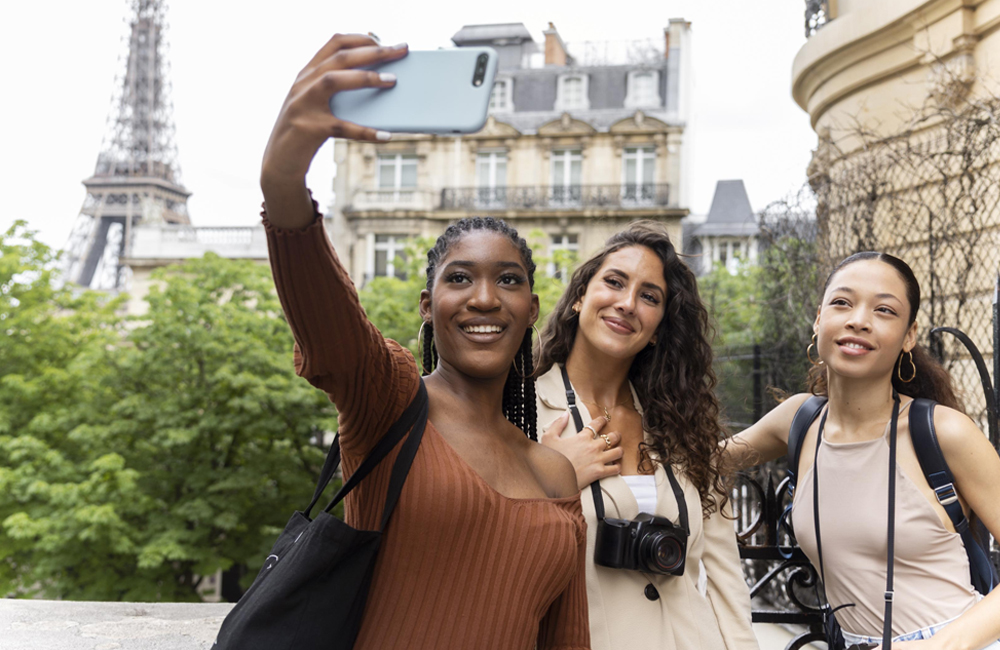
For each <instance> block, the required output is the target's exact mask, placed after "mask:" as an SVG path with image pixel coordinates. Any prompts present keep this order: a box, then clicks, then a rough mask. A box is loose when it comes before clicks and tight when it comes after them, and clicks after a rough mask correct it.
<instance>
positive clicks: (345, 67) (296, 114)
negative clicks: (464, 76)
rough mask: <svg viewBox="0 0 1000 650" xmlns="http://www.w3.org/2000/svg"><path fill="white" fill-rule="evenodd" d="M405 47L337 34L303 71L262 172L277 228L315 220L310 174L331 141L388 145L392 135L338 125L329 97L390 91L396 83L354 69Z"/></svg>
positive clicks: (389, 57) (403, 53)
mask: <svg viewBox="0 0 1000 650" xmlns="http://www.w3.org/2000/svg"><path fill="white" fill-rule="evenodd" d="M406 53H407V49H406V46H405V45H403V46H397V47H379V46H378V44H377V43H376V42H375V41H374V40H373V39H372V38H371V37H369V36H362V35H360V34H347V35H344V34H337V35H336V36H334V37H333V38H331V39H330V40H329V41H328V42H327V44H326V45H324V46H323V47H322V48H320V50H319V52H317V53H316V55H315V56H314V57H313V58H312V60H311V61H310V62H309V64H308V65H306V67H305V68H303V69H302V72H300V73H299V75H298V77H296V79H295V83H293V84H292V89H291V90H290V91H289V92H288V97H286V98H285V102H284V104H282V106H281V112H280V113H279V114H278V119H277V120H276V121H275V123H274V128H273V129H272V130H271V137H270V139H269V140H268V142H267V148H266V149H265V150H264V160H263V162H262V164H261V170H260V187H261V189H262V190H263V191H264V203H265V205H266V206H267V216H268V220H269V221H270V222H271V225H273V226H274V227H275V228H290V229H296V228H305V227H306V226H308V225H309V224H310V223H312V221H313V206H312V200H311V197H310V196H309V192H308V190H306V172H307V171H309V165H310V164H311V163H312V159H313V157H314V156H315V155H316V152H317V151H319V148H320V147H321V146H323V143H324V142H326V141H327V140H328V139H329V138H346V139H349V140H361V141H369V142H375V141H381V140H388V139H389V134H388V133H385V132H379V131H376V130H375V129H370V128H367V127H363V126H359V125H357V124H354V123H351V122H345V121H343V120H340V119H338V118H336V117H334V115H333V114H332V113H331V112H330V98H331V97H332V96H333V95H334V94H335V93H338V92H340V91H343V90H356V89H359V88H390V87H392V86H393V85H395V83H396V80H395V77H394V76H392V75H389V76H381V75H379V74H378V73H377V72H373V71H371V70H356V69H355V68H360V67H363V66H371V65H374V64H377V63H380V62H383V61H392V60H394V59H399V58H402V57H404V56H406Z"/></svg>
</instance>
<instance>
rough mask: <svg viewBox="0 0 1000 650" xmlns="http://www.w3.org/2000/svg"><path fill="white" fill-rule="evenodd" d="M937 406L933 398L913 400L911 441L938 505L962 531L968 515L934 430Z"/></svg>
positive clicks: (966, 524) (911, 407)
mask: <svg viewBox="0 0 1000 650" xmlns="http://www.w3.org/2000/svg"><path fill="white" fill-rule="evenodd" d="M935 406H936V403H935V402H933V401H932V400H929V399H923V398H918V399H915V400H913V404H910V439H911V440H912V441H913V450H914V451H915V452H916V453H917V460H918V461H920V469H921V470H923V472H924V477H925V478H926V479H927V482H928V483H929V484H930V486H931V489H932V490H934V493H935V494H936V495H937V500H938V503H940V504H941V506H942V507H944V509H945V512H947V513H948V517H949V518H951V523H953V524H955V530H957V531H959V532H961V531H962V529H961V528H960V527H959V526H962V527H966V526H968V525H969V522H968V521H966V520H965V513H964V512H962V506H961V505H960V504H959V503H958V494H957V493H956V492H955V479H954V477H953V476H952V474H951V469H950V468H949V467H948V463H947V462H946V461H945V459H944V453H942V451H941V446H940V445H939V444H938V439H937V433H936V431H935V429H934V407H935Z"/></svg>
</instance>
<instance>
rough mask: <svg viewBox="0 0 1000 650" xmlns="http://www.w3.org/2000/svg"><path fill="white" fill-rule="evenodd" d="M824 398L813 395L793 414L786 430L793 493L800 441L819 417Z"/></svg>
mask: <svg viewBox="0 0 1000 650" xmlns="http://www.w3.org/2000/svg"><path fill="white" fill-rule="evenodd" d="M825 404H826V398H825V397H822V396H820V395H813V396H811V397H810V398H809V399H807V400H806V401H804V402H802V406H800V407H799V410H797V411H796V412H795V416H794V417H793V418H792V425H791V426H790V427H789V428H788V476H790V477H791V479H792V481H791V486H790V489H791V490H792V492H794V491H795V481H796V478H797V477H796V474H797V473H798V471H799V457H800V456H801V455H802V441H803V440H805V437H806V432H807V431H809V427H810V426H811V425H812V423H813V421H815V420H816V418H817V417H819V412H820V411H822V410H823V406H824V405H825Z"/></svg>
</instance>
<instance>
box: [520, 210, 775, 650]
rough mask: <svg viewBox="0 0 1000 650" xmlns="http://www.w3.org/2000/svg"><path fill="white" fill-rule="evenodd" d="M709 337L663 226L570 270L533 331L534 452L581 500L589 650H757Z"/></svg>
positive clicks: (689, 277)
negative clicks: (537, 333)
mask: <svg viewBox="0 0 1000 650" xmlns="http://www.w3.org/2000/svg"><path fill="white" fill-rule="evenodd" d="M709 332H710V326H709V317H708V312H707V311H706V310H705V307H704V305H703V304H702V302H701V299H700V298H699V295H698V284H697V281H696V279H695V276H694V274H693V273H692V272H691V270H690V269H689V268H688V267H687V265H685V264H684V263H683V262H682V261H681V260H680V258H679V257H678V255H677V252H676V251H675V249H674V246H673V244H672V243H671V242H670V238H669V236H668V234H667V232H666V230H665V228H664V227H663V226H662V225H660V224H658V223H656V222H652V221H639V222H636V223H633V224H632V225H630V226H629V227H628V228H627V229H625V230H623V231H621V232H619V233H617V234H615V235H613V236H612V237H611V238H610V239H609V240H608V241H607V243H606V244H605V246H604V248H603V249H602V250H601V251H600V252H598V253H597V254H596V255H594V256H593V257H591V258H590V259H589V260H587V261H586V262H584V263H583V264H582V265H581V266H580V267H579V268H578V269H577V270H576V272H575V273H574V274H573V277H572V279H571V280H570V283H569V286H568V287H567V289H566V292H565V294H564V295H563V296H562V298H561V299H560V300H559V303H558V304H557V305H556V308H555V310H554V311H553V312H552V314H551V316H550V317H549V320H548V323H547V325H546V327H545V330H544V332H543V333H542V335H541V340H542V344H541V352H540V354H539V359H538V362H537V373H538V375H539V378H538V381H537V382H536V391H537V397H538V421H539V425H548V426H546V427H545V432H544V434H543V436H542V438H541V442H542V443H543V444H545V445H547V446H550V447H552V448H554V449H557V450H559V451H561V452H562V453H563V454H565V455H566V456H567V457H569V458H570V460H571V461H573V465H574V467H575V468H576V471H577V480H578V483H579V486H580V488H581V489H583V494H582V497H581V498H582V501H583V512H584V516H585V517H586V519H587V599H588V602H589V607H590V633H591V644H592V647H593V648H595V650H598V649H599V650H610V649H617V648H622V649H625V648H628V649H629V650H640V649H642V648H650V649H652V648H656V649H657V650H663V649H678V650H679V649H683V650H689V649H691V650H693V649H701V650H757V640H756V638H755V637H754V634H753V630H752V628H751V624H750V594H749V590H748V588H747V585H746V582H745V581H744V579H743V574H742V571H741V568H740V560H739V553H738V550H737V547H736V535H735V534H734V531H733V524H732V521H731V520H730V519H727V518H726V516H725V509H726V502H727V499H726V496H725V495H726V494H727V489H726V483H725V481H724V479H723V477H722V476H721V475H720V472H719V461H720V456H721V453H722V452H721V449H720V446H719V441H720V439H721V438H722V436H723V430H722V427H721V426H720V424H719V407H718V403H717V401H716V398H715V395H714V393H713V388H714V386H715V376H714V374H713V372H712V348H711V344H710V334H709ZM573 404H575V408H576V409H578V412H579V416H580V419H579V422H580V425H582V426H580V425H575V422H576V421H577V419H576V417H575V416H574V414H573V413H572V409H573ZM593 416H597V417H596V418H595V419H591V418H592V417H593ZM584 423H587V424H584ZM567 424H568V425H569V426H567ZM595 482H596V483H595ZM591 484H593V485H591ZM588 486H591V487H590V488H589V489H588ZM594 486H597V488H595V487H594ZM602 509H603V510H604V516H603V517H602V516H600V511H601V510H602ZM641 513H645V514H641ZM687 513H691V516H688V514H687ZM699 514H700V515H701V516H698V515H699ZM685 529H687V530H685ZM623 533H624V534H623ZM633 533H635V534H634V536H633ZM684 547H686V548H684Z"/></svg>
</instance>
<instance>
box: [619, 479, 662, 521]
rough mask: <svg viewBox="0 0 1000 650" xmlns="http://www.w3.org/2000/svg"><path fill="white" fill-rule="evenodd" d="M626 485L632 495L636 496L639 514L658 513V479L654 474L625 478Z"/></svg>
mask: <svg viewBox="0 0 1000 650" xmlns="http://www.w3.org/2000/svg"><path fill="white" fill-rule="evenodd" d="M622 478H623V479H625V483H626V484H627V485H628V487H629V489H630V490H632V494H634V495H635V502H636V503H638V504H639V512H648V513H650V514H654V513H655V512H656V477H655V476H653V475H652V474H648V475H647V474H639V475H637V476H623V477H622Z"/></svg>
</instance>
